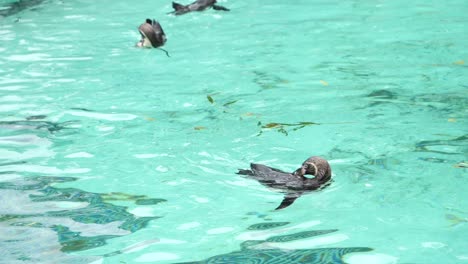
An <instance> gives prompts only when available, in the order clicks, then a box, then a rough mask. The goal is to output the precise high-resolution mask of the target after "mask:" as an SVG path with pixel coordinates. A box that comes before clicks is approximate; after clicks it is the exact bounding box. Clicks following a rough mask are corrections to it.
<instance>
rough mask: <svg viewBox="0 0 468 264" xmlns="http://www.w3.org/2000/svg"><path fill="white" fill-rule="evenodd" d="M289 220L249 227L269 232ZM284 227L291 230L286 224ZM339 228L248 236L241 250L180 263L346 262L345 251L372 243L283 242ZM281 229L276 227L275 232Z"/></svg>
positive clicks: (368, 249)
mask: <svg viewBox="0 0 468 264" xmlns="http://www.w3.org/2000/svg"><path fill="white" fill-rule="evenodd" d="M287 224H289V223H288V222H270V223H260V224H254V225H251V226H250V227H248V228H247V230H256V231H260V232H262V235H265V234H266V233H264V230H268V229H274V228H277V227H281V226H285V225H287ZM284 230H288V229H287V228H285V229H284ZM336 231H337V230H336V229H330V230H309V231H302V232H297V233H293V234H287V235H277V236H271V237H269V238H266V239H264V240H247V241H244V242H243V243H242V244H241V245H240V246H241V250H239V251H234V252H230V253H226V254H222V255H217V256H213V257H210V258H208V259H206V260H202V261H195V262H183V263H179V264H189V263H192V264H195V263H198V264H202V263H207V264H209V263H258V264H267V263H271V264H273V263H336V264H339V263H345V262H344V261H343V260H342V258H343V256H344V255H345V254H349V253H357V252H368V251H371V250H372V249H371V248H368V247H349V248H319V249H317V248H316V249H284V248H281V246H280V245H281V243H285V242H291V241H295V240H301V239H307V238H311V237H315V236H320V235H325V234H329V233H333V232H336ZM276 232H280V230H276V231H272V233H271V234H274V233H276Z"/></svg>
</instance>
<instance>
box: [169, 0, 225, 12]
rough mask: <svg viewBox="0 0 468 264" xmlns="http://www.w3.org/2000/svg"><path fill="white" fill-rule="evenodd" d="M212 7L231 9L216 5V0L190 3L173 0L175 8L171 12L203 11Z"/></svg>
mask: <svg viewBox="0 0 468 264" xmlns="http://www.w3.org/2000/svg"><path fill="white" fill-rule="evenodd" d="M210 7H212V8H213V9H214V10H222V11H229V9H227V8H226V7H224V6H220V5H216V0H197V1H195V2H193V3H191V4H189V5H182V4H179V3H176V2H172V8H174V11H173V12H170V14H175V15H183V14H186V13H188V12H192V11H203V10H205V9H207V8H210Z"/></svg>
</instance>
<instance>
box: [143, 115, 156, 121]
mask: <svg viewBox="0 0 468 264" xmlns="http://www.w3.org/2000/svg"><path fill="white" fill-rule="evenodd" d="M145 119H146V121H156V118H154V117H150V116H145Z"/></svg>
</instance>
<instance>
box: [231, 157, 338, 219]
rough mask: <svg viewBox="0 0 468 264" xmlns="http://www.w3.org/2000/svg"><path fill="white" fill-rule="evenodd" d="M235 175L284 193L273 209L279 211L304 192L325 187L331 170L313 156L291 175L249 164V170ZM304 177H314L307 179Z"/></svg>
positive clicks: (323, 160)
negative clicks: (244, 176) (251, 179)
mask: <svg viewBox="0 0 468 264" xmlns="http://www.w3.org/2000/svg"><path fill="white" fill-rule="evenodd" d="M237 174H241V175H247V176H248V177H250V178H253V179H256V180H258V181H259V182H260V183H261V184H263V185H265V186H268V187H271V188H275V189H279V190H282V191H284V192H285V193H286V194H285V197H284V199H283V201H282V202H281V204H280V205H279V206H278V207H277V208H276V209H275V210H279V209H283V208H286V207H288V206H289V205H291V204H292V203H294V201H295V200H296V199H297V198H299V197H300V196H301V195H302V194H303V193H304V192H307V191H313V190H317V189H319V188H321V187H324V186H326V185H325V184H326V183H327V182H328V181H329V180H330V179H331V168H330V165H329V164H328V162H327V161H326V160H325V159H323V158H321V157H317V156H313V157H310V158H308V159H307V160H305V161H304V163H302V166H301V167H300V168H298V169H297V170H296V171H294V172H292V173H289V172H284V171H281V170H279V169H275V168H271V167H268V166H265V165H262V164H256V163H251V164H250V170H243V169H239V172H238V173H237ZM304 175H313V176H315V177H314V178H307V177H305V176H304Z"/></svg>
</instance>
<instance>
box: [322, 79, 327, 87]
mask: <svg viewBox="0 0 468 264" xmlns="http://www.w3.org/2000/svg"><path fill="white" fill-rule="evenodd" d="M320 83H321V84H323V85H325V86H328V83H327V82H326V81H324V80H320Z"/></svg>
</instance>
